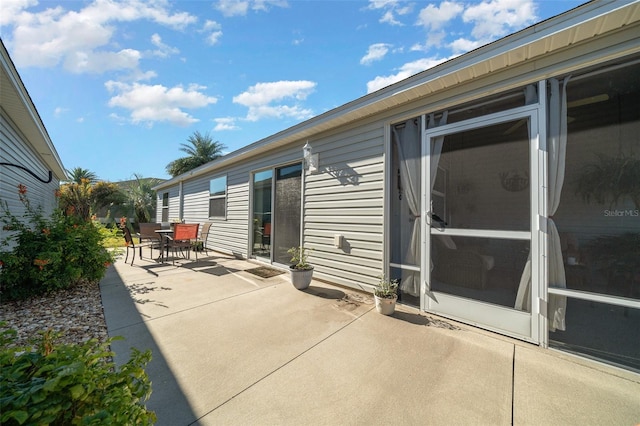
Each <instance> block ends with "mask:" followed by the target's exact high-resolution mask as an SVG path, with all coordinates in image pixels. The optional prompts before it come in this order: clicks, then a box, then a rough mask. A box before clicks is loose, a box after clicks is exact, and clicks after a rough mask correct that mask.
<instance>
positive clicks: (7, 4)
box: [0, 0, 38, 25]
mask: <svg viewBox="0 0 640 426" xmlns="http://www.w3.org/2000/svg"><path fill="white" fill-rule="evenodd" d="M37 4H38V0H2V13H0V25H9V24H12V23H13V22H15V21H17V20H19V16H18V15H20V14H21V13H22V11H23V10H24V9H26V8H28V7H31V6H35V5H37Z"/></svg>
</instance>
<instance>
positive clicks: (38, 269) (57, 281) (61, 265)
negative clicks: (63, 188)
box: [0, 185, 114, 299]
mask: <svg viewBox="0 0 640 426" xmlns="http://www.w3.org/2000/svg"><path fill="white" fill-rule="evenodd" d="M18 192H19V196H20V201H21V202H22V203H23V204H24V206H25V214H24V216H23V217H22V218H18V217H16V216H15V215H13V214H12V213H11V212H10V211H9V206H8V204H7V203H6V201H5V202H4V204H3V205H2V210H3V211H2V212H1V213H2V215H1V216H0V222H2V223H3V229H4V230H5V231H10V233H9V235H8V236H7V237H6V238H4V239H3V240H2V241H0V246H2V247H7V245H8V244H9V243H11V242H13V247H14V248H13V250H12V251H10V252H0V266H2V270H1V272H0V294H1V295H2V297H3V298H4V299H22V298H27V297H31V296H34V295H39V294H44V293H48V292H52V291H55V290H59V289H64V288H69V287H71V286H73V285H75V284H78V283H79V282H82V281H90V282H92V281H98V280H99V279H101V278H102V277H103V276H104V273H105V271H106V269H107V267H108V266H109V265H110V264H111V263H113V260H114V253H112V252H109V251H108V250H106V249H105V248H104V247H103V244H102V242H103V240H104V238H105V236H104V234H103V233H102V231H101V229H100V228H101V227H102V225H100V224H99V223H97V222H94V221H91V220H90V221H84V220H82V219H81V218H79V217H78V216H77V215H73V214H72V215H68V216H66V215H64V214H63V213H62V212H61V211H60V210H56V211H55V212H54V213H53V214H52V215H51V217H49V218H47V217H44V215H43V214H42V209H41V208H33V207H32V206H31V204H30V203H29V200H28V199H27V196H26V193H27V188H26V187H25V186H24V185H19V187H18Z"/></svg>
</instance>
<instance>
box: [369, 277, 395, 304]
mask: <svg viewBox="0 0 640 426" xmlns="http://www.w3.org/2000/svg"><path fill="white" fill-rule="evenodd" d="M379 278H380V281H379V282H378V284H377V285H376V287H375V288H374V290H373V294H375V295H376V296H378V297H381V298H383V299H393V298H394V297H396V295H397V292H398V280H390V279H388V278H387V276H386V275H384V274H383V275H380V277H379Z"/></svg>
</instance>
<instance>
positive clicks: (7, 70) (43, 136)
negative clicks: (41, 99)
mask: <svg viewBox="0 0 640 426" xmlns="http://www.w3.org/2000/svg"><path fill="white" fill-rule="evenodd" d="M0 163H9V165H0V200H1V201H2V202H3V203H5V202H6V206H7V207H8V208H9V211H10V212H11V213H12V214H14V215H15V216H18V217H21V216H23V215H24V206H23V204H22V203H21V202H20V200H19V197H18V185H20V184H22V185H24V186H25V187H26V188H27V197H28V199H29V202H30V204H31V206H32V207H34V208H38V207H41V208H42V213H43V214H45V215H49V214H50V213H51V212H52V211H53V209H54V208H55V206H56V199H55V194H54V191H55V189H56V188H58V185H59V182H60V180H61V179H64V178H65V177H66V176H65V171H64V167H63V165H62V162H61V161H60V158H59V157H58V153H57V152H56V150H55V147H54V146H53V143H52V142H51V140H50V138H49V135H48V134H47V130H46V128H45V126H44V123H42V120H41V119H40V115H39V114H38V111H37V110H36V107H35V105H34V104H33V102H32V100H31V97H30V96H29V93H28V92H27V89H26V88H25V87H24V84H23V83H22V80H21V78H20V76H19V75H18V71H17V70H16V68H15V66H14V64H13V62H12V61H11V58H10V57H9V53H8V52H7V50H6V48H5V46H4V44H3V43H2V41H1V40H0ZM15 166H21V167H24V168H26V169H28V170H30V171H31V172H32V173H34V174H35V175H36V176H38V178H40V179H43V180H44V181H47V180H48V178H49V173H51V175H52V180H51V182H48V183H43V182H41V181H39V180H38V179H37V178H35V177H34V176H32V175H31V174H29V173H28V172H26V171H25V170H23V169H21V168H19V167H15ZM6 236H7V233H6V231H4V230H2V229H0V238H4V237H6ZM1 249H4V247H2V248H1Z"/></svg>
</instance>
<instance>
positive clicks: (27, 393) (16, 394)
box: [0, 323, 156, 425]
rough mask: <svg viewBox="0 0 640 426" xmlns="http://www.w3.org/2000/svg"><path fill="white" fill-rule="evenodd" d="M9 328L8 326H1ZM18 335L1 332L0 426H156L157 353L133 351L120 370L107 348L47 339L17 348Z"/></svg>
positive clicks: (45, 336)
mask: <svg viewBox="0 0 640 426" xmlns="http://www.w3.org/2000/svg"><path fill="white" fill-rule="evenodd" d="M0 326H3V327H4V324H2V323H0ZM15 334H16V333H15V331H14V330H11V329H5V330H3V331H2V332H0V423H1V424H3V425H23V424H30V425H31V424H34V425H35V424H37V425H89V424H95V425H98V424H99V425H109V424H111V425H150V424H153V423H155V421H156V415H155V413H154V412H152V411H148V410H147V409H146V406H145V405H144V404H145V402H146V401H147V400H148V399H149V396H150V395H151V382H150V380H149V378H148V376H147V374H146V372H145V370H144V369H145V367H146V365H147V363H148V362H149V361H150V360H151V351H146V352H140V351H138V350H136V349H132V353H131V357H130V359H129V361H127V363H125V364H123V365H121V366H116V365H115V363H114V362H113V361H112V359H113V356H114V353H113V352H111V351H110V350H109V345H110V343H111V342H112V341H113V340H114V339H110V340H108V341H107V342H106V343H102V344H101V343H99V342H98V341H97V340H95V339H93V340H89V341H87V342H85V343H84V344H81V345H66V344H60V345H58V344H55V343H54V339H55V337H56V334H54V333H52V332H51V331H48V332H45V333H43V334H42V338H41V340H40V341H39V342H38V343H37V346H36V347H33V346H28V347H19V348H16V347H11V343H12V342H13V340H14V338H15Z"/></svg>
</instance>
